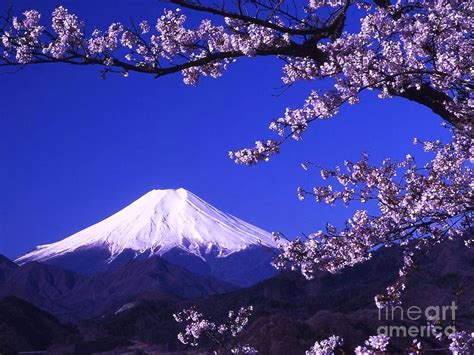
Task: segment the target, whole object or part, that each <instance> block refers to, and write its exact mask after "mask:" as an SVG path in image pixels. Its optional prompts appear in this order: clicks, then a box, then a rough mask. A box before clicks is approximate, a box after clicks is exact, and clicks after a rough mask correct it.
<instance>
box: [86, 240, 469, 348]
mask: <svg viewBox="0 0 474 355" xmlns="http://www.w3.org/2000/svg"><path fill="white" fill-rule="evenodd" d="M400 257H401V251H400V250H399V249H397V248H396V247H393V248H389V249H382V250H379V251H377V252H375V253H374V256H373V258H372V259H371V260H370V261H369V262H367V263H364V264H360V265H357V266H355V267H353V268H348V269H346V270H344V271H343V272H342V273H341V274H337V275H332V274H328V273H323V272H321V273H318V274H317V275H316V277H315V279H314V280H310V281H308V280H305V279H303V277H302V276H301V275H299V274H297V273H291V272H285V273H281V274H279V275H278V276H276V277H273V278H271V279H269V280H266V281H263V282H261V283H259V284H257V285H254V286H252V287H250V288H245V289H240V290H237V291H235V292H231V293H226V294H222V295H216V296H213V297H210V298H205V299H196V300H191V301H181V302H170V301H166V300H162V299H157V300H155V299H153V298H152V297H151V296H150V297H148V298H146V299H140V300H137V301H136V302H135V306H134V307H133V308H130V309H128V310H126V311H124V312H121V313H119V314H115V313H110V314H108V315H106V316H103V317H101V318H100V320H97V321H91V322H89V323H88V324H87V326H86V327H85V328H87V334H88V336H89V337H92V338H94V337H105V336H116V337H117V338H119V339H129V340H133V341H135V342H139V343H142V344H146V345H147V346H148V347H151V346H158V347H161V348H162V349H163V348H164V350H168V351H169V352H171V351H178V350H184V349H188V350H189V347H184V346H182V345H181V344H180V343H179V341H178V340H177V339H176V334H177V332H178V329H180V328H179V325H177V324H176V322H174V320H173V318H172V314H173V313H176V312H177V311H179V310H181V309H183V308H188V307H191V306H193V307H195V308H196V309H197V310H198V311H200V312H203V313H204V314H206V315H209V316H210V317H211V318H213V319H219V318H220V317H222V318H225V317H226V316H227V312H228V310H229V309H237V308H239V307H240V306H247V305H253V307H254V314H253V316H252V317H251V319H250V322H249V325H248V327H247V329H246V330H245V331H244V334H243V340H242V343H250V344H252V345H253V346H255V347H256V348H257V349H258V351H259V353H260V354H271V355H280V354H281V355H286V354H304V352H305V350H307V349H308V348H309V347H310V346H312V345H313V344H314V342H315V340H318V339H319V340H320V339H324V338H326V337H328V336H330V335H332V334H337V335H340V336H342V337H343V338H344V340H345V342H344V343H345V350H346V351H347V352H348V353H352V352H353V349H354V347H355V346H357V345H361V344H363V342H364V340H365V339H367V338H368V336H370V335H374V334H376V331H377V328H378V327H379V326H380V325H387V321H386V320H384V319H382V321H379V317H380V315H379V314H378V310H377V308H376V307H375V304H374V298H373V297H374V295H376V294H378V293H380V292H382V291H384V289H385V287H386V286H387V284H388V283H390V282H391V281H393V279H394V278H395V277H396V276H397V273H398V268H399V266H400V260H401V259H400ZM473 260H474V249H472V248H471V249H468V248H466V247H464V245H463V243H462V242H449V243H444V244H443V245H438V246H437V247H435V248H434V249H433V250H432V251H431V252H430V253H429V254H427V255H426V256H424V257H423V258H422V259H420V261H419V266H418V268H417V271H416V272H415V273H414V274H413V275H412V276H411V277H410V279H409V282H408V287H407V290H406V291H405V293H404V295H403V298H402V301H403V303H402V307H404V309H405V311H406V310H407V309H408V308H409V307H411V306H419V307H421V309H426V308H425V307H429V306H434V305H451V302H452V301H456V302H457V304H458V305H459V308H458V310H457V312H456V319H457V325H458V326H459V328H460V329H464V330H467V331H469V332H472V331H474V303H473V300H474V263H473ZM460 285H463V286H464V291H463V293H462V294H460V295H459V296H456V291H457V290H458V289H459V286H460ZM410 322H411V321H407V320H406V319H405V320H403V321H399V318H396V321H395V322H392V321H390V324H394V325H397V326H398V325H401V324H405V325H414V324H413V323H410ZM415 324H416V325H418V326H425V325H426V322H425V319H423V318H422V319H420V320H419V321H418V322H415ZM162 329H164V330H165V331H164V332H162V331H161V330H162ZM410 341H411V340H410V339H409V338H405V337H399V338H395V339H394V340H393V346H394V350H398V351H400V350H401V349H402V348H403V347H406V346H407V345H408V343H409V342H410ZM422 341H423V342H424V344H425V345H426V347H427V348H433V347H435V346H439V344H438V343H437V342H436V341H435V340H434V337H428V338H423V339H422ZM164 350H163V351H164ZM198 350H203V349H198Z"/></svg>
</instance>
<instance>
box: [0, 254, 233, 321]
mask: <svg viewBox="0 0 474 355" xmlns="http://www.w3.org/2000/svg"><path fill="white" fill-rule="evenodd" d="M235 289H236V287H235V286H233V285H231V284H228V283H225V282H223V281H220V280H217V279H215V278H213V277H211V276H204V275H198V274H195V273H192V272H190V271H188V270H187V269H185V268H182V267H180V266H177V265H174V264H171V263H169V262H167V261H166V260H164V259H162V258H160V257H159V256H152V257H148V258H144V259H140V258H136V259H133V260H131V261H129V262H128V263H126V264H124V265H121V266H118V267H116V268H114V269H111V270H108V271H105V272H101V273H98V274H95V275H92V276H84V275H80V274H77V273H74V272H72V271H69V270H66V269H63V268H61V267H58V266H55V265H48V264H44V263H40V262H36V261H32V262H29V263H26V264H24V265H22V266H20V267H17V268H16V269H15V270H14V271H12V272H11V273H10V274H9V275H8V277H7V278H6V279H5V280H4V281H3V282H0V298H2V297H6V296H15V297H19V298H21V299H23V300H26V301H28V302H30V303H32V304H33V305H35V306H36V307H39V308H41V309H43V310H45V311H47V312H49V313H51V314H53V315H54V316H55V317H57V318H58V319H60V320H62V321H71V322H77V321H78V320H80V319H84V318H88V317H92V316H96V315H98V314H100V313H101V312H104V311H106V310H108V309H109V308H112V307H115V306H117V305H119V304H121V303H124V302H127V301H128V300H129V299H132V298H134V297H137V296H139V295H143V294H147V293H153V294H154V295H160V297H161V298H162V299H166V300H173V301H175V300H183V299H190V298H197V297H206V296H209V295H214V294H217V293H224V292H229V291H233V290H235Z"/></svg>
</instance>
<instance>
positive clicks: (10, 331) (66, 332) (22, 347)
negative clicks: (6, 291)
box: [0, 297, 78, 354]
mask: <svg viewBox="0 0 474 355" xmlns="http://www.w3.org/2000/svg"><path fill="white" fill-rule="evenodd" d="M0 329H1V331H0V353H2V354H17V353H18V352H19V351H42V350H46V349H47V348H49V347H50V346H52V345H53V344H60V343H63V342H64V343H75V342H77V340H78V339H76V338H75V337H76V336H77V334H76V330H75V329H74V328H72V327H70V326H66V325H64V324H61V323H60V322H59V321H58V320H57V319H56V318H54V317H53V316H52V315H50V314H48V313H46V312H45V311H43V310H41V309H39V308H37V307H35V306H33V305H32V304H30V303H28V302H26V301H24V300H21V299H19V298H16V297H6V298H3V299H0Z"/></svg>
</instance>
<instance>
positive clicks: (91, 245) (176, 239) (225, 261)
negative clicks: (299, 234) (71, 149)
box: [15, 188, 277, 286]
mask: <svg viewBox="0 0 474 355" xmlns="http://www.w3.org/2000/svg"><path fill="white" fill-rule="evenodd" d="M276 248H277V244H276V243H275V242H274V240H273V239H272V237H271V235H270V234H269V233H268V232H266V231H264V230H262V229H260V228H257V227H255V226H253V225H251V224H249V223H246V222H244V221H242V220H241V219H239V218H237V217H234V216H232V215H230V214H227V213H224V212H221V211H220V210H218V209H216V208H215V207H213V206H211V205H210V204H208V203H207V202H205V201H203V200H202V199H201V198H199V197H198V196H196V195H194V194H193V193H192V192H190V191H187V190H185V189H182V188H180V189H177V190H172V189H168V190H152V191H150V192H148V193H146V194H145V195H143V196H142V197H140V198H139V199H138V200H136V201H135V202H133V203H131V204H130V205H128V206H127V207H125V208H123V209H122V210H120V211H119V212H117V213H115V214H114V215H112V216H110V217H108V218H106V219H104V220H103V221H101V222H99V223H97V224H94V225H92V226H90V227H88V228H86V229H84V230H81V231H79V232H78V233H75V234H73V235H71V236H69V237H67V238H65V239H63V240H60V241H58V242H55V243H51V244H46V245H40V246H38V247H36V249H34V250H33V251H31V252H29V253H27V254H25V255H23V256H21V257H19V258H18V259H16V260H15V262H16V263H18V264H19V265H22V264H25V263H27V262H30V261H38V262H43V263H48V264H52V265H56V266H61V267H63V268H66V269H70V270H72V271H75V272H78V273H81V274H84V275H94V274H97V273H99V272H103V271H108V270H111V269H113V268H116V267H119V266H122V265H124V264H127V263H129V262H131V261H137V260H138V261H139V260H146V259H148V258H150V257H152V256H159V257H161V258H163V259H165V260H166V261H168V262H171V263H173V264H176V265H178V266H181V267H184V268H186V269H188V270H189V271H192V272H194V273H197V274H201V275H208V276H213V277H215V278H217V279H220V280H222V281H226V282H228V283H232V284H234V285H236V286H249V285H252V284H254V283H257V282H259V281H261V280H264V279H266V278H269V277H271V276H273V275H274V274H275V270H274V268H273V267H272V266H271V265H270V261H271V260H272V258H273V257H274V255H275V253H274V252H275V249H276Z"/></svg>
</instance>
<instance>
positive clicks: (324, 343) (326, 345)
mask: <svg viewBox="0 0 474 355" xmlns="http://www.w3.org/2000/svg"><path fill="white" fill-rule="evenodd" d="M343 343H344V341H343V340H342V338H340V337H338V336H336V335H331V336H330V337H329V338H327V339H324V340H321V341H317V342H315V343H314V345H313V346H312V347H311V349H309V350H308V351H306V355H332V354H334V351H335V349H336V348H338V347H340V346H342V344H343Z"/></svg>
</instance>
